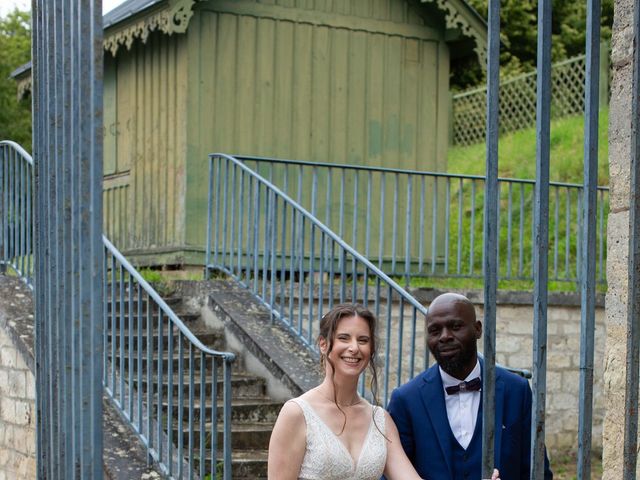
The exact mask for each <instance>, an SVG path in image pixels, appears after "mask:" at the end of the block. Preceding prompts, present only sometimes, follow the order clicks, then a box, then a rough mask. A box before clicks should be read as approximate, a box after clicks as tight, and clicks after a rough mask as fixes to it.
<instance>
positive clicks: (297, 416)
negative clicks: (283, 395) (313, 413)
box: [267, 402, 307, 480]
mask: <svg viewBox="0 0 640 480" xmlns="http://www.w3.org/2000/svg"><path fill="white" fill-rule="evenodd" d="M306 436H307V427H306V424H305V421H304V414H303V413H302V411H301V410H300V407H298V405H296V404H295V403H294V402H287V403H285V404H284V406H283V407H282V410H280V413H279V414H278V419H277V420H276V424H275V425H274V427H273V431H272V432H271V440H269V460H268V467H267V468H268V478H269V480H297V479H298V475H299V474H300V466H301V465H302V460H303V459H304V452H305V449H306V446H307V440H306Z"/></svg>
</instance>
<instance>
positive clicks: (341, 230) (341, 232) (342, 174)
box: [298, 168, 346, 238]
mask: <svg viewBox="0 0 640 480" xmlns="http://www.w3.org/2000/svg"><path fill="white" fill-rule="evenodd" d="M345 176H346V173H345V169H344V168H341V169H340V208H339V210H338V212H339V221H338V235H339V236H340V238H344V193H345ZM300 204H301V203H300V199H298V205H300Z"/></svg>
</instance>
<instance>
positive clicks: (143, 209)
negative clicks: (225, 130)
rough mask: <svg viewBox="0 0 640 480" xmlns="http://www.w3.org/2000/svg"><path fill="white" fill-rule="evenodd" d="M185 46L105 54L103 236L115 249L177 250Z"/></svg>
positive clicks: (174, 43) (173, 43)
mask: <svg viewBox="0 0 640 480" xmlns="http://www.w3.org/2000/svg"><path fill="white" fill-rule="evenodd" d="M186 45H187V39H186V37H185V36H184V35H174V36H167V35H164V34H161V33H152V34H151V35H150V36H149V38H148V40H147V42H146V44H142V43H141V42H135V43H134V45H133V47H132V48H131V50H129V51H127V50H125V49H121V50H120V51H119V52H118V56H117V57H116V58H115V59H113V58H112V57H111V56H110V54H108V53H107V54H105V56H106V60H105V163H104V169H105V172H104V173H105V182H104V188H105V231H106V232H107V235H109V236H111V237H113V238H114V243H115V245H116V246H117V247H118V248H121V249H124V250H132V249H133V250H135V249H145V250H147V249H153V248H157V249H163V248H165V247H172V246H180V245H182V244H183V243H184V191H185V177H184V161H185V155H186V106H187V52H186Z"/></svg>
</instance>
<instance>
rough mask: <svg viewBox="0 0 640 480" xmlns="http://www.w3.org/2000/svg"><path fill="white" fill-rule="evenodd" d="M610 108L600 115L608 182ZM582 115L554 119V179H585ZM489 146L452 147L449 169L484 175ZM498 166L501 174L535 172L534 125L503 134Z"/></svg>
mask: <svg viewBox="0 0 640 480" xmlns="http://www.w3.org/2000/svg"><path fill="white" fill-rule="evenodd" d="M608 123H609V110H608V109H603V110H602V111H601V112H600V117H599V132H598V157H599V161H598V163H599V165H598V184H599V185H608V184H609V168H608V167H609V164H608V144H607V127H608ZM583 144H584V120H583V117H581V116H577V117H567V118H562V119H558V120H554V121H552V122H551V160H550V165H549V176H550V178H551V181H554V182H570V183H582V181H583V162H584V145H583ZM485 162H486V147H485V145H484V143H481V144H476V145H471V146H468V147H451V148H449V156H448V172H449V173H461V174H466V175H484V174H485ZM498 170H499V175H500V176H501V177H510V178H530V179H534V178H535V176H536V132H535V128H529V129H526V130H520V131H517V132H513V133H509V134H506V135H503V136H501V137H500V141H499V146H498Z"/></svg>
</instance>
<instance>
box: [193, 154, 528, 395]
mask: <svg viewBox="0 0 640 480" xmlns="http://www.w3.org/2000/svg"><path fill="white" fill-rule="evenodd" d="M209 175H210V176H209V209H208V222H207V242H206V260H205V261H206V268H205V271H206V275H207V276H209V275H211V274H212V273H214V272H217V271H218V272H224V273H225V274H227V275H230V276H232V277H233V278H234V279H236V280H238V281H239V282H240V283H241V284H242V285H243V286H244V287H245V288H247V289H248V290H250V291H251V292H252V293H253V295H254V296H255V297H256V298H257V299H258V301H259V302H261V303H262V304H263V305H265V306H266V307H267V308H268V309H269V310H270V312H271V315H272V318H273V320H274V321H276V320H277V321H280V322H282V324H284V325H285V326H286V327H287V328H288V329H289V330H290V331H291V332H292V333H293V334H294V336H296V337H297V338H298V339H299V340H300V342H302V343H303V344H304V345H305V346H306V347H307V348H308V349H309V350H310V351H311V352H312V353H317V345H316V337H317V335H318V331H319V324H320V320H321V319H322V316H323V315H324V313H326V312H327V311H328V310H329V309H331V308H332V307H333V305H334V304H337V303H341V302H355V303H360V304H363V305H365V306H366V307H368V308H370V309H371V310H372V311H373V312H374V313H375V314H376V316H377V318H378V319H379V322H380V323H379V325H378V336H379V337H380V338H379V340H380V343H378V359H379V360H378V362H379V366H380V367H381V370H380V371H379V372H378V373H379V382H380V386H381V392H380V393H381V398H380V400H381V401H382V402H383V404H384V405H386V403H387V401H388V399H389V395H390V393H391V391H392V390H393V388H395V387H397V386H399V385H401V384H402V383H404V382H405V381H407V380H409V379H411V378H413V376H414V374H416V373H419V372H420V371H422V370H423V369H425V368H426V367H427V366H428V364H429V352H428V349H427V347H426V342H424V341H422V342H417V340H418V339H426V335H425V330H424V327H425V319H424V315H426V311H427V309H426V307H424V306H423V305H422V304H421V303H420V302H418V301H417V300H416V299H415V298H414V297H413V296H412V295H410V294H409V293H408V292H407V291H406V290H405V289H404V288H402V287H401V286H399V285H398V284H397V283H396V282H395V281H394V280H393V279H392V278H390V277H389V276H388V275H387V274H385V273H384V272H383V271H382V270H381V269H380V268H379V267H378V266H376V265H375V264H374V263H373V262H371V261H370V260H368V259H367V258H366V257H365V256H363V255H361V254H360V253H359V252H358V251H357V250H356V249H354V248H353V247H352V246H351V245H350V244H349V243H347V242H346V241H345V240H344V239H343V238H342V237H341V236H340V235H338V234H336V233H335V232H334V231H333V230H331V229H330V228H329V227H328V226H327V225H325V224H324V223H322V222H321V221H320V220H319V219H318V218H317V217H316V216H315V215H313V214H312V213H311V212H309V211H308V210H307V209H305V208H304V207H303V206H301V205H300V204H299V202H297V201H295V200H293V199H292V198H291V197H290V196H288V195H287V194H286V193H285V192H284V191H283V190H281V189H279V188H278V187H276V186H275V185H274V184H273V183H272V182H270V181H269V180H267V179H266V178H264V177H262V176H261V175H259V174H258V173H256V172H255V171H254V170H252V169H251V168H249V167H248V166H247V165H246V164H245V163H244V162H243V161H241V160H239V159H238V158H234V157H232V156H229V155H224V154H213V155H211V156H210V172H209ZM314 188H315V187H314ZM511 370H512V371H514V372H517V373H519V374H521V375H523V376H526V377H528V376H530V373H529V372H528V371H526V370H519V369H511ZM370 382H371V379H370V378H368V377H366V376H364V377H363V378H362V380H361V382H360V389H361V393H362V394H365V391H366V390H367V389H368V388H369V387H370V386H371V385H370Z"/></svg>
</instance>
